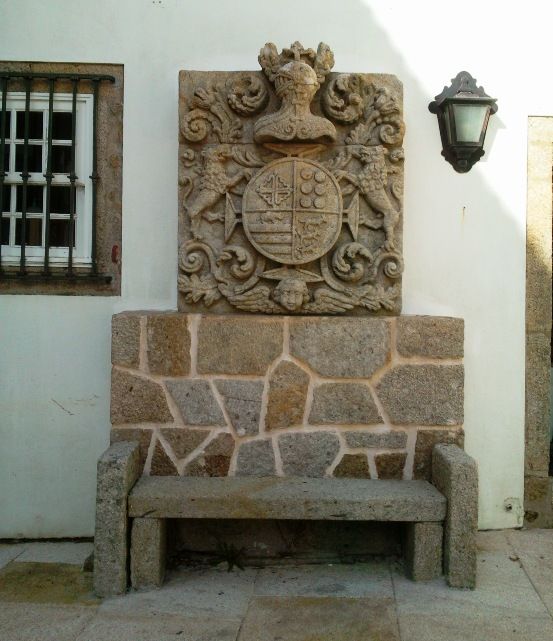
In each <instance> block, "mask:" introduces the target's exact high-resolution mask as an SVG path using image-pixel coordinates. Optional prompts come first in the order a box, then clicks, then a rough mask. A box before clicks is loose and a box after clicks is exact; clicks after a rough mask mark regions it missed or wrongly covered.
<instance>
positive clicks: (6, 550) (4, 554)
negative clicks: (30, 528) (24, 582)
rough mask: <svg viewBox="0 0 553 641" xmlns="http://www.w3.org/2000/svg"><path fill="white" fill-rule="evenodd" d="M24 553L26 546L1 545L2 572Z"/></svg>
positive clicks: (0, 561)
mask: <svg viewBox="0 0 553 641" xmlns="http://www.w3.org/2000/svg"><path fill="white" fill-rule="evenodd" d="M24 551H25V546H24V545H23V544H21V545H19V544H12V543H6V544H0V570H1V569H2V568H3V567H5V566H6V565H8V563H11V561H13V560H14V559H16V558H17V557H18V556H21V555H22V554H23V552H24Z"/></svg>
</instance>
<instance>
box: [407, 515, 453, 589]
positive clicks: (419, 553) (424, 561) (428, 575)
mask: <svg viewBox="0 0 553 641" xmlns="http://www.w3.org/2000/svg"><path fill="white" fill-rule="evenodd" d="M443 534H444V528H443V526H442V524H441V523H408V524H407V531H406V537H405V549H404V555H405V565H406V570H407V575H408V576H409V578H411V579H412V580H413V581H431V580H432V579H436V578H437V577H439V576H441V574H442V542H443Z"/></svg>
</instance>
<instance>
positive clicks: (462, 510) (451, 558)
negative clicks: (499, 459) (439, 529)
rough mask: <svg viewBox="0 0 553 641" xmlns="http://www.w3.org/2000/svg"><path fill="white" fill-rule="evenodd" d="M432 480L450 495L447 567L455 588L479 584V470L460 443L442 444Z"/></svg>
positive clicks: (434, 461)
mask: <svg viewBox="0 0 553 641" xmlns="http://www.w3.org/2000/svg"><path fill="white" fill-rule="evenodd" d="M432 483H433V484H434V486H435V487H436V488H437V489H438V490H439V491H440V492H441V493H442V494H443V495H444V496H445V497H446V499H447V515H446V519H445V534H444V570H445V575H446V579H447V582H448V584H449V585H450V586H451V587H453V588H474V587H475V585H476V530H477V529H478V470H477V468H476V462H475V461H474V459H473V458H471V457H470V456H469V455H468V454H467V453H466V452H464V451H463V450H462V449H461V448H460V447H457V445H446V444H443V443H442V444H439V445H436V446H435V447H434V450H433V452H432Z"/></svg>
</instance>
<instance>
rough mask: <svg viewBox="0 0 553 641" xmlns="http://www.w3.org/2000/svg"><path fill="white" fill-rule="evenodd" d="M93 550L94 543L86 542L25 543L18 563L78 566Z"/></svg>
mask: <svg viewBox="0 0 553 641" xmlns="http://www.w3.org/2000/svg"><path fill="white" fill-rule="evenodd" d="M93 550H94V543H88V542H84V543H81V542H68V541H64V542H59V543H58V542H44V543H42V542H35V543H26V544H25V549H24V551H23V553H22V554H21V556H19V557H18V558H17V561H18V562H33V563H68V564H71V565H80V566H82V565H83V563H84V562H85V561H86V559H87V557H88V556H89V555H90V554H91V552H92V551H93Z"/></svg>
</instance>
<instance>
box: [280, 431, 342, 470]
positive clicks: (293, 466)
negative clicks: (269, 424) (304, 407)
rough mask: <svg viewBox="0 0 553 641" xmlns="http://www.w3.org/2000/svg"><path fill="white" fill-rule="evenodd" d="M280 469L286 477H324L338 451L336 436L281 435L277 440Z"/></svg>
mask: <svg viewBox="0 0 553 641" xmlns="http://www.w3.org/2000/svg"><path fill="white" fill-rule="evenodd" d="M278 446H279V449H280V456H281V459H282V468H283V471H284V474H285V475H287V476H314V477H320V476H324V475H325V473H326V470H327V469H328V466H329V465H330V464H331V463H332V461H334V459H335V458H336V455H337V454H338V452H339V450H340V442H339V441H338V437H337V436H336V434H332V433H331V432H316V433H309V434H283V435H282V436H281V437H279V439H278Z"/></svg>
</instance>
